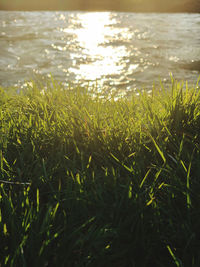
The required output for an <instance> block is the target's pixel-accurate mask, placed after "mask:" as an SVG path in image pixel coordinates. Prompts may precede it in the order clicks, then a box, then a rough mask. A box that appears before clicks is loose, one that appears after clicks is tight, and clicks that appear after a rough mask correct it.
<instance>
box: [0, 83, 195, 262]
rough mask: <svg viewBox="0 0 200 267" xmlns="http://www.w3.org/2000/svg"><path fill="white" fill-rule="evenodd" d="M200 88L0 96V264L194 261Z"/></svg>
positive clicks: (33, 89) (34, 89)
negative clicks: (107, 95)
mask: <svg viewBox="0 0 200 267" xmlns="http://www.w3.org/2000/svg"><path fill="white" fill-rule="evenodd" d="M199 192H200V92H199V89H198V86H196V87H195V88H188V86H187V84H186V85H183V84H180V83H177V82H176V81H172V86H171V88H170V89H169V88H166V89H164V88H162V90H156V89H154V90H153V92H152V94H151V95H149V94H147V93H146V92H143V93H141V94H140V95H139V96H135V95H134V96H132V98H129V99H126V98H123V99H119V100H117V101H115V100H114V97H113V98H112V97H110V98H109V99H106V98H105V97H104V98H101V97H100V96H95V97H94V96H93V94H91V92H89V91H87V90H86V89H85V90H84V89H82V88H74V89H64V88H62V86H60V85H59V84H57V83H54V86H53V88H52V84H49V85H48V86H47V89H46V90H41V88H40V87H39V86H37V84H33V85H31V86H30V87H29V88H27V89H26V91H24V92H20V93H18V94H17V93H14V91H12V92H10V90H8V89H7V90H6V89H3V88H2V89H1V91H0V240H1V242H0V266H28V267H29V266H69V267H73V266H81V267H82V266H95V267H98V266H99V267H104V266H109V267H110V266H116V267H118V266H119V267H121V266H122V267H129V266H130V267H132V266H133V267H143V266H144V267H152V266H154V267H156V266H157V267H166V266H169V267H171V266H179V267H181V266H184V267H191V266H195V267H198V266H200V254H199V250H200V228H199V225H200V206H199V203H200V194H199Z"/></svg>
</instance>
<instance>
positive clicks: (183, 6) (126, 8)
mask: <svg viewBox="0 0 200 267" xmlns="http://www.w3.org/2000/svg"><path fill="white" fill-rule="evenodd" d="M2 2H3V3H0V10H5V11H50V10H52V11H94V12H95V11H113V12H115V11H116V12H136V13H154V12H155V13H200V2H197V1H195V0H186V1H184V2H183V1H181V2H180V0H175V1H174V2H173V3H170V4H165V3H164V2H163V3H162V1H158V0H151V2H150V1H143V2H142V3H141V2H137V0H132V2H131V3H130V0H126V1H124V2H123V4H122V3H121V2H120V1H116V2H115V3H114V4H112V3H111V2H109V1H105V0H102V1H101V2H99V1H94V2H91V1H89V0H87V1H84V3H82V2H81V1H80V0H76V1H73V3H72V2H70V3H62V1H60V2H58V3H57V2H56V1H54V0H51V1H48V2H47V1H43V2H42V3H41V1H35V2H34V3H27V2H25V1H24V0H21V1H18V3H13V2H12V1H9V0H8V1H2ZM149 2H150V3H149Z"/></svg>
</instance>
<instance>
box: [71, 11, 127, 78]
mask: <svg viewBox="0 0 200 267" xmlns="http://www.w3.org/2000/svg"><path fill="white" fill-rule="evenodd" d="M77 20H78V23H80V24H81V28H79V29H75V30H73V33H75V34H76V36H77V37H76V38H77V42H78V43H79V46H80V47H81V49H82V53H83V54H85V55H86V58H85V62H84V63H82V64H80V65H79V68H78V69H77V68H73V67H71V68H70V71H71V72H73V73H75V74H76V77H77V79H86V80H96V79H100V78H103V77H104V76H107V75H117V74H119V72H120V71H121V70H122V69H123V67H124V66H123V64H122V63H121V59H122V57H124V56H127V53H128V51H127V48H126V47H125V46H124V45H123V43H122V45H117V46H113V45H109V44H108V41H110V40H114V39H115V38H116V36H117V35H120V36H121V38H122V39H124V38H126V39H127V38H129V37H130V36H128V31H127V29H126V28H125V29H124V31H122V29H119V28H117V27H113V25H115V24H116V20H115V19H112V18H111V15H110V13H109V12H95V13H94V12H93V13H82V14H81V13H80V14H78V18H77ZM67 31H68V29H67ZM106 40H107V41H106Z"/></svg>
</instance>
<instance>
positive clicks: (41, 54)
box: [0, 11, 200, 94]
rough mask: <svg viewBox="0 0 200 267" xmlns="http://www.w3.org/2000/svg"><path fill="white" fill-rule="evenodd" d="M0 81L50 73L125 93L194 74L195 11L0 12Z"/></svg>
mask: <svg viewBox="0 0 200 267" xmlns="http://www.w3.org/2000/svg"><path fill="white" fill-rule="evenodd" d="M0 47H1V49H0V85H3V86H10V85H16V86H22V85H23V84H24V81H26V80H30V79H42V77H48V76H50V74H52V75H53V76H54V77H55V78H56V79H58V80H59V81H62V82H63V83H64V84H66V85H67V84H69V83H71V82H73V83H81V84H82V85H85V84H86V85H88V84H89V85H92V84H95V85H96V84H97V88H98V89H99V90H102V88H104V90H105V92H109V91H116V92H120V93H122V94H128V93H130V92H132V91H134V90H135V89H136V88H147V89H150V88H151V87H152V84H153V83H154V82H159V81H162V82H163V83H167V84H168V83H170V76H169V74H170V73H173V75H174V77H175V78H177V79H178V80H188V81H189V83H192V84H193V83H194V82H195V81H196V80H197V78H198V76H199V75H200V14H184V13H183V14H149V13H146V14H142V13H141V14H138V13H120V12H89V13H88V12H44V11H43V12H13V11H0Z"/></svg>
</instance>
